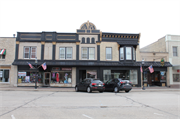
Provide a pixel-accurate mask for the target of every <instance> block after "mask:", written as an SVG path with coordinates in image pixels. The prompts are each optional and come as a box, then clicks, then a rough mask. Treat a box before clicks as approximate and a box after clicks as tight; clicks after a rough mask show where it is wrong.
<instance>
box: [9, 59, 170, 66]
mask: <svg viewBox="0 0 180 119" xmlns="http://www.w3.org/2000/svg"><path fill="white" fill-rule="evenodd" d="M27 62H30V63H31V64H32V65H35V63H34V61H29V60H28V61H26V60H16V61H14V62H13V64H12V65H27V66H28V64H27ZM43 62H46V64H47V66H48V65H49V66H133V67H137V66H138V67H140V65H142V63H141V62H132V63H124V62H118V61H113V62H108V61H100V62H97V61H89V62H87V61H50V60H47V61H46V60H44V61H38V65H41V64H42V63H43ZM150 65H152V66H153V67H172V65H171V64H170V62H165V63H164V66H161V63H160V62H145V64H144V66H145V67H147V66H150Z"/></svg>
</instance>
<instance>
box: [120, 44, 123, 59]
mask: <svg viewBox="0 0 180 119" xmlns="http://www.w3.org/2000/svg"><path fill="white" fill-rule="evenodd" d="M121 50H122V55H121ZM121 56H123V59H121ZM120 60H124V47H121V48H120Z"/></svg>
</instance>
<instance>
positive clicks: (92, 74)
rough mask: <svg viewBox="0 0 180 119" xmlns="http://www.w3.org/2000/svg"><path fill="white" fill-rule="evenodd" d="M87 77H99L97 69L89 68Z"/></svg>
mask: <svg viewBox="0 0 180 119" xmlns="http://www.w3.org/2000/svg"><path fill="white" fill-rule="evenodd" d="M86 77H87V78H97V71H96V70H87V72H86Z"/></svg>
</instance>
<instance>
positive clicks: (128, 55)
mask: <svg viewBox="0 0 180 119" xmlns="http://www.w3.org/2000/svg"><path fill="white" fill-rule="evenodd" d="M126 60H132V53H131V47H126Z"/></svg>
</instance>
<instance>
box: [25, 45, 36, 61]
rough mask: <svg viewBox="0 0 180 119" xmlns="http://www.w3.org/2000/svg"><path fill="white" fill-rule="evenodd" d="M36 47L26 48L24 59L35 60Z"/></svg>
mask: <svg viewBox="0 0 180 119" xmlns="http://www.w3.org/2000/svg"><path fill="white" fill-rule="evenodd" d="M36 52H37V51H36V47H24V58H25V59H35V58H36Z"/></svg>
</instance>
